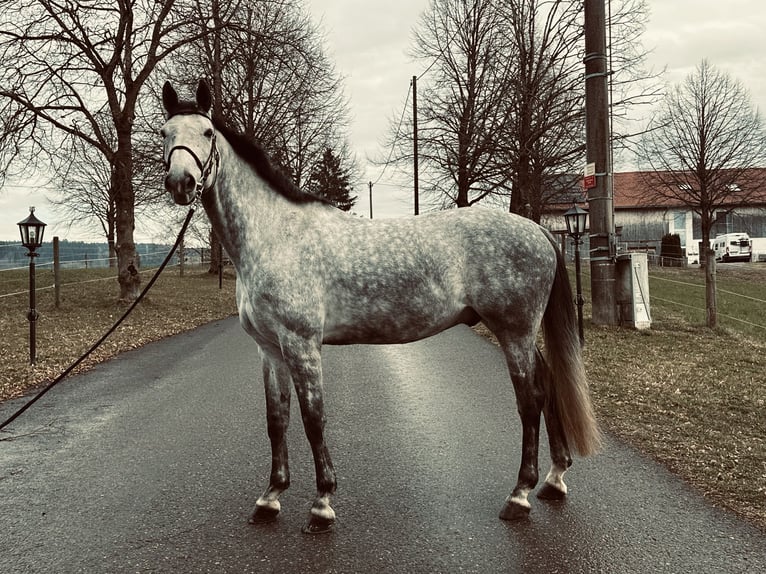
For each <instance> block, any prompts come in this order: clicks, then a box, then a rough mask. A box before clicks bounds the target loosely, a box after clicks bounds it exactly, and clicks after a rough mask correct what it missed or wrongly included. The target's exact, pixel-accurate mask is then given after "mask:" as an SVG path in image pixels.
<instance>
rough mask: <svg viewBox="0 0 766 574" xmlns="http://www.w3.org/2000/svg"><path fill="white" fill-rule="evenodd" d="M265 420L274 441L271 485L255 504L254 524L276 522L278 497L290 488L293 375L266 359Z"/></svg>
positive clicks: (264, 363)
mask: <svg viewBox="0 0 766 574" xmlns="http://www.w3.org/2000/svg"><path fill="white" fill-rule="evenodd" d="M263 382H264V387H265V390H266V420H267V425H268V433H269V440H270V442H271V474H270V477H269V486H268V488H267V489H266V490H265V491H264V493H263V494H262V495H261V496H260V497H259V498H258V500H257V501H256V502H255V510H254V511H253V514H252V516H251V517H250V523H251V524H258V523H264V522H273V521H274V520H276V519H277V516H278V515H279V512H280V510H281V505H280V503H279V496H280V495H281V494H282V493H283V492H284V491H285V490H287V488H288V487H289V486H290V468H289V465H288V457H287V439H286V433H287V426H288V424H289V422H290V392H291V390H290V382H291V380H290V373H289V372H288V370H287V368H286V367H285V365H284V363H282V362H281V361H278V360H271V359H269V358H268V357H267V356H265V355H264V356H263Z"/></svg>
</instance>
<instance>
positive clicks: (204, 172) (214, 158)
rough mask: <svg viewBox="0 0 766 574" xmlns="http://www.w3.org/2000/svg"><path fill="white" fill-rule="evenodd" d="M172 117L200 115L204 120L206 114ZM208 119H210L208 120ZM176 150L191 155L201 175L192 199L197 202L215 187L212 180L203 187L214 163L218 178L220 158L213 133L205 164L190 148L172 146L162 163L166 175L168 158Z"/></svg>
mask: <svg viewBox="0 0 766 574" xmlns="http://www.w3.org/2000/svg"><path fill="white" fill-rule="evenodd" d="M174 115H200V116H204V117H206V118H207V117H208V116H207V115H206V114H203V113H200V112H188V113H184V114H174ZM208 119H210V118H208ZM176 150H182V151H185V152H186V153H188V154H189V155H191V156H192V158H193V159H194V161H195V162H196V164H197V167H198V168H199V171H200V174H201V175H200V179H198V180H197V187H196V189H195V198H194V199H195V200H197V199H199V198H200V197H202V193H203V192H204V191H205V190H206V189H210V188H212V187H213V185H215V180H213V182H212V183H211V184H210V185H209V186H206V185H205V184H206V182H207V178H208V177H210V174H211V173H212V171H213V164H214V163H215V173H216V177H218V166H219V164H220V159H221V156H220V155H219V153H218V146H217V145H216V139H215V131H213V138H212V141H211V144H210V153H209V154H208V156H207V159H206V160H205V163H202V161H201V160H200V159H199V157H198V156H197V154H196V153H194V151H193V150H192V149H191V148H189V147H187V146H185V145H177V146H173V147H172V148H171V149H170V152H169V153H168V157H167V159H166V160H165V162H164V163H165V172H166V173H167V172H168V171H170V158H171V157H172V156H173V152H175V151H176Z"/></svg>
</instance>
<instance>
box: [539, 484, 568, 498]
mask: <svg viewBox="0 0 766 574" xmlns="http://www.w3.org/2000/svg"><path fill="white" fill-rule="evenodd" d="M566 496H567V493H566V492H564V491H563V490H559V489H558V488H556V487H555V486H553V485H552V484H549V483H547V482H546V483H545V484H543V487H542V488H541V489H540V491H539V492H538V493H537V498H540V499H542V500H564V499H565V498H566Z"/></svg>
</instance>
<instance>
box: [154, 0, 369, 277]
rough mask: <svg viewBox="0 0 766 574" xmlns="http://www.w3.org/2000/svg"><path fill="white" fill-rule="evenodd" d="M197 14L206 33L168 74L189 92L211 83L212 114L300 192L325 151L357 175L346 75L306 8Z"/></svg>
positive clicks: (277, 5) (204, 9)
mask: <svg viewBox="0 0 766 574" xmlns="http://www.w3.org/2000/svg"><path fill="white" fill-rule="evenodd" d="M196 10H197V13H198V16H197V20H198V22H199V23H200V25H202V26H203V27H204V26H209V28H208V33H207V34H202V33H200V34H199V36H200V39H199V41H198V42H195V43H194V44H190V45H189V46H187V47H186V49H185V50H184V52H183V57H176V58H175V59H174V62H173V66H172V67H168V69H167V74H168V75H169V76H171V77H173V78H174V79H175V82H176V83H179V84H182V85H183V84H186V85H187V86H188V89H189V91H193V88H194V86H195V85H196V82H197V80H198V78H199V77H201V76H205V77H207V78H209V79H210V83H211V85H212V89H213V96H214V97H213V113H214V114H215V115H216V116H218V117H220V118H223V119H224V120H225V121H226V122H227V123H229V124H230V125H232V126H233V127H234V128H236V129H238V130H240V131H242V132H243V133H245V134H246V135H248V136H250V137H252V138H254V139H256V140H257V141H258V142H259V143H260V144H261V145H262V146H263V147H264V148H265V149H266V150H267V151H268V152H269V153H270V154H271V156H272V158H273V159H274V160H275V162H276V163H277V164H279V165H280V167H281V168H282V169H283V170H284V171H285V173H286V174H287V175H289V176H290V177H291V178H292V179H293V180H294V181H295V183H296V184H297V185H298V186H299V187H303V188H305V187H306V186H307V184H308V181H309V176H310V174H311V171H312V169H313V168H314V166H315V165H316V164H317V163H319V162H321V161H322V157H323V154H324V151H325V149H327V148H331V149H333V150H338V151H339V153H341V152H342V153H341V159H342V161H343V164H344V167H345V168H347V169H348V170H349V171H350V173H355V172H356V171H357V170H356V167H355V159H354V157H353V156H352V155H351V154H350V153H349V152H348V146H347V144H346V142H345V140H346V132H347V127H348V109H347V102H346V100H345V97H344V95H343V91H342V82H341V78H340V77H339V76H338V74H337V73H336V72H335V70H334V68H333V66H332V64H331V63H330V61H329V60H328V58H327V56H326V55H325V53H324V50H323V47H322V42H323V38H322V36H321V34H320V33H319V31H318V29H317V28H316V27H315V26H314V25H313V24H312V22H311V19H310V17H309V16H308V13H307V12H306V10H305V9H304V7H303V3H302V2H300V1H297V0H261V1H259V2H237V1H226V0H213V1H212V2H200V1H198V2H197V4H196ZM214 242H215V240H214ZM211 248H212V252H213V253H214V254H215V253H216V248H215V246H211ZM211 270H217V264H216V262H215V261H212V260H211Z"/></svg>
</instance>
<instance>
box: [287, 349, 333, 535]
mask: <svg viewBox="0 0 766 574" xmlns="http://www.w3.org/2000/svg"><path fill="white" fill-rule="evenodd" d="M286 355H289V356H290V359H289V363H290V373H291V375H292V379H293V385H294V387H295V394H296V395H297V397H298V402H299V404H300V408H301V417H302V419H303V428H304V431H305V432H306V437H307V438H308V441H309V444H310V445H311V453H312V454H313V456H314V469H315V472H316V485H317V494H316V498H315V499H314V502H313V504H312V505H311V510H310V514H309V521H308V523H307V524H306V525H305V526H304V527H303V532H305V533H308V534H320V533H323V532H329V531H331V530H332V527H333V524H334V523H335V511H334V510H333V509H332V507H331V506H330V496H331V495H332V494H334V493H335V487H336V480H335V470H334V469H333V465H332V460H331V459H330V453H329V451H328V450H327V445H326V444H325V440H324V427H325V413H324V396H323V391H322V358H321V354H320V346H319V344H318V343H313V342H312V341H306V342H305V344H298V345H295V346H294V347H293V348H292V349H290V350H289V351H286Z"/></svg>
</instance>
